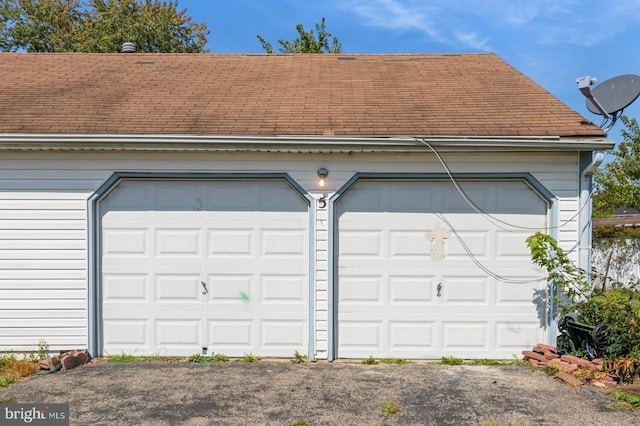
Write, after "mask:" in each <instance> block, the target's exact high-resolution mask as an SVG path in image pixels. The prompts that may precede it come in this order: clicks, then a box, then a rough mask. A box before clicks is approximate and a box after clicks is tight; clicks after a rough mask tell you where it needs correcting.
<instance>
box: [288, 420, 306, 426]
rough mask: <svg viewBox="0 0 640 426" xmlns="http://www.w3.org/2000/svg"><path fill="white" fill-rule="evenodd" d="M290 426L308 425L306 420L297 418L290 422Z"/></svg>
mask: <svg viewBox="0 0 640 426" xmlns="http://www.w3.org/2000/svg"><path fill="white" fill-rule="evenodd" d="M290 426H309V423H307V421H306V420H303V419H298V420H294V421H292V422H291V424H290Z"/></svg>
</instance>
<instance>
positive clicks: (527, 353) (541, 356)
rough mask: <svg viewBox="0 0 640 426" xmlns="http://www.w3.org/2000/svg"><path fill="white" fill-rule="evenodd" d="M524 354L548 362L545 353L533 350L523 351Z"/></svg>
mask: <svg viewBox="0 0 640 426" xmlns="http://www.w3.org/2000/svg"><path fill="white" fill-rule="evenodd" d="M522 355H524V356H526V357H527V358H533V359H535V360H537V361H540V362H544V363H546V362H547V359H546V358H545V357H544V355H542V354H539V353H537V352H533V351H522Z"/></svg>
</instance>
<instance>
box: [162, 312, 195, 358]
mask: <svg viewBox="0 0 640 426" xmlns="http://www.w3.org/2000/svg"><path fill="white" fill-rule="evenodd" d="M155 327H156V344H157V345H158V346H159V347H162V348H169V349H170V348H171V347H184V348H189V349H190V350H191V351H193V349H194V348H197V347H198V342H199V340H200V339H199V338H200V327H201V320H200V319H199V318H198V319H192V320H188V319H180V320H175V319H171V320H165V319H159V320H156V322H155Z"/></svg>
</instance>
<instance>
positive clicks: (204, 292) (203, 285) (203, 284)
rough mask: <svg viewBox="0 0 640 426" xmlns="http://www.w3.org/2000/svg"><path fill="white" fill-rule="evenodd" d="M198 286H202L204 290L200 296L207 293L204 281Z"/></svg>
mask: <svg viewBox="0 0 640 426" xmlns="http://www.w3.org/2000/svg"><path fill="white" fill-rule="evenodd" d="M200 284H202V288H204V291H203V292H202V294H207V293H209V289H207V283H205V282H204V281H200Z"/></svg>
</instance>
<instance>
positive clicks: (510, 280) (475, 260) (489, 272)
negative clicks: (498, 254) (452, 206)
mask: <svg viewBox="0 0 640 426" xmlns="http://www.w3.org/2000/svg"><path fill="white" fill-rule="evenodd" d="M436 216H437V217H438V218H439V219H440V220H442V221H443V222H444V223H445V224H446V225H447V226H448V227H449V229H450V230H451V232H452V233H453V235H455V237H456V239H457V240H458V242H459V243H460V245H461V246H462V248H463V249H464V251H465V252H466V253H467V256H469V258H470V259H471V261H473V263H475V265H476V266H477V267H478V268H480V269H481V270H482V271H483V272H484V273H486V274H487V275H489V276H490V277H492V278H493V279H495V280H496V281H500V282H503V283H507V284H534V283H539V282H541V281H546V280H547V278H546V277H540V278H536V279H522V280H519V279H515V278H506V277H503V276H502V275H500V274H497V273H496V272H493V271H492V270H490V269H489V268H487V267H486V266H485V265H484V264H482V262H480V260H478V258H477V257H476V255H475V254H473V252H472V251H471V249H470V248H469V246H468V245H467V243H466V241H464V239H463V238H462V237H461V236H460V234H458V231H456V229H455V228H454V227H453V225H452V224H451V222H449V220H448V219H447V218H446V217H445V216H444V215H443V214H441V213H437V214H436Z"/></svg>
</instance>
